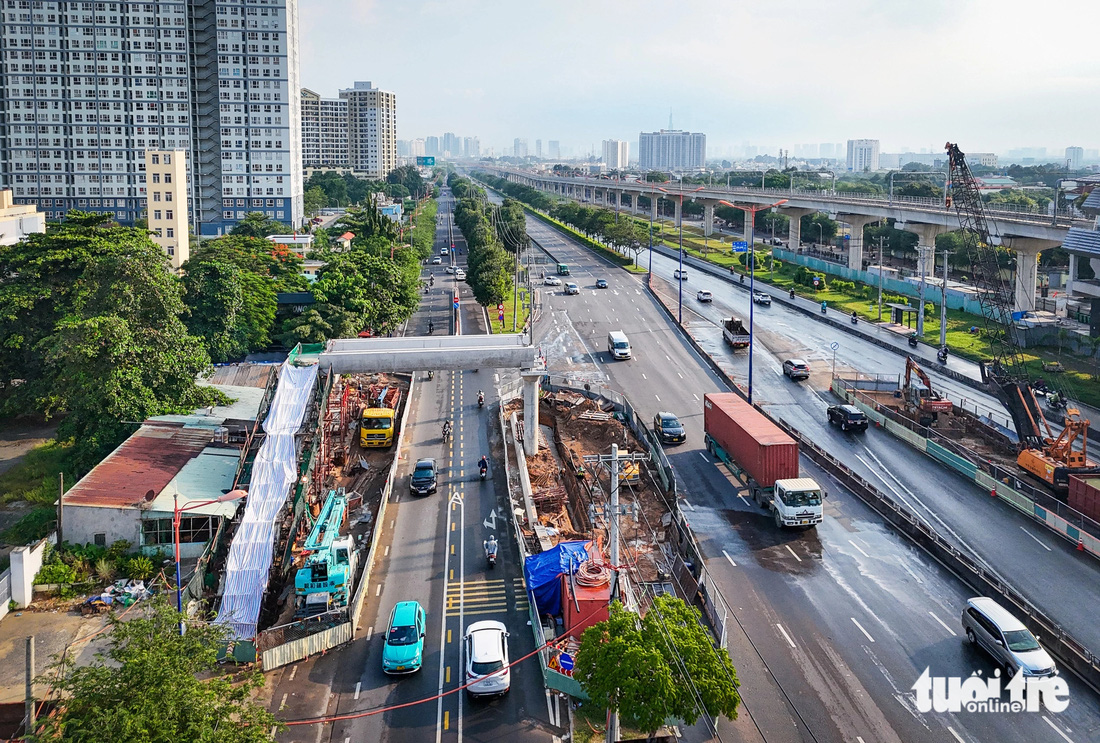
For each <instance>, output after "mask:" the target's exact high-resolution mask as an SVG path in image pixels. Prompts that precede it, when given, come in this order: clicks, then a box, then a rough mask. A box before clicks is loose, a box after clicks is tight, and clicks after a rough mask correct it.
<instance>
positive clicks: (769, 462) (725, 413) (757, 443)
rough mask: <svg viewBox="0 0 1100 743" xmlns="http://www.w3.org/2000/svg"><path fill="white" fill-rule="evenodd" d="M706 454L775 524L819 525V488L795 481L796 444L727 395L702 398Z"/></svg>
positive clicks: (821, 495)
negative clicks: (726, 468) (747, 491)
mask: <svg viewBox="0 0 1100 743" xmlns="http://www.w3.org/2000/svg"><path fill="white" fill-rule="evenodd" d="M703 431H704V434H705V435H704V437H703V438H704V441H705V442H706V445H707V451H708V452H710V453H711V455H713V456H714V457H715V458H717V459H718V461H719V462H721V463H722V464H724V465H725V466H726V467H728V468H729V470H730V471H731V472H732V473H733V474H734V475H735V476H736V477H738V478H739V479H741V480H742V481H743V482H744V483H745V486H746V487H747V488H748V490H749V493H750V494H751V496H752V499H753V502H754V503H756V505H757V506H760V507H761V508H764V509H765V510H768V511H770V512H771V513H772V515H773V516H774V517H775V525H776V526H780V527H782V526H805V527H812V526H816V525H817V524H820V523H821V518H822V507H821V501H822V498H824V497H825V493H824V491H822V489H821V486H820V485H818V484H817V482H816V481H815V480H814V479H813V478H810V477H800V476H799V470H798V442H797V441H795V440H794V439H793V438H791V437H790V435H788V434H787V432H786V431H784V430H783V429H781V428H780V427H779V426H777V425H776V424H774V423H772V421H770V420H769V419H768V418H767V417H765V416H764V414H763V413H761V412H760V411H759V410H757V409H756V408H754V407H753V406H752V405H750V404H749V403H748V402H746V401H745V400H744V399H742V398H741V396H739V395H736V394H734V393H732V392H720V393H710V394H707V395H704V396H703Z"/></svg>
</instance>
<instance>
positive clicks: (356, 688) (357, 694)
mask: <svg viewBox="0 0 1100 743" xmlns="http://www.w3.org/2000/svg"><path fill="white" fill-rule="evenodd" d="M362 686H363V682H362V681H356V682H355V698H356V699H358V698H359V690H360V689H361V688H362Z"/></svg>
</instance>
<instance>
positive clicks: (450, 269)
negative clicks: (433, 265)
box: [445, 266, 458, 273]
mask: <svg viewBox="0 0 1100 743" xmlns="http://www.w3.org/2000/svg"><path fill="white" fill-rule="evenodd" d="M445 270H446V271H447V273H454V272H455V271H457V270H458V266H447V268H446V269H445Z"/></svg>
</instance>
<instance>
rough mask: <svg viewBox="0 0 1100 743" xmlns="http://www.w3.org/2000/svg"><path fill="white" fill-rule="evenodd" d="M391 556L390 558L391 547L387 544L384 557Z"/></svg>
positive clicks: (383, 553)
mask: <svg viewBox="0 0 1100 743" xmlns="http://www.w3.org/2000/svg"><path fill="white" fill-rule="evenodd" d="M389 556H390V546H389V545H388V544H387V545H386V549H384V550H382V557H389Z"/></svg>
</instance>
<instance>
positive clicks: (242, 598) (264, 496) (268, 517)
mask: <svg viewBox="0 0 1100 743" xmlns="http://www.w3.org/2000/svg"><path fill="white" fill-rule="evenodd" d="M316 383H317V366H316V365H313V366H304V367H299V366H290V365H289V364H285V363H284V364H283V367H282V369H281V370H280V373H279V386H278V388H277V389H276V390H275V397H274V398H273V399H272V401H271V410H270V411H268V414H267V419H266V420H264V431H265V433H266V434H267V438H265V439H264V443H263V445H262V446H261V447H260V451H259V452H258V453H257V455H256V461H255V463H254V464H253V466H252V478H251V480H250V483H249V487H248V500H247V501H246V503H245V510H244V517H243V518H242V519H241V523H240V526H238V527H237V531H236V533H235V534H234V535H233V542H232V543H231V544H230V546H229V559H228V561H227V562H226V566H225V593H224V594H223V595H222V604H221V611H220V612H218V618H217V620H216V623H217V624H226V625H229V630H230V638H231V639H247V638H252V637H255V636H256V622H257V620H258V619H259V616H260V605H261V603H262V602H263V596H264V590H265V589H266V588H267V581H268V571H270V569H271V562H272V560H273V559H274V556H275V518H276V516H278V515H279V511H280V509H282V507H283V504H284V503H286V499H287V496H288V495H289V494H290V492H291V489H292V488H293V487H294V484H295V482H296V481H297V479H298V461H297V456H296V453H295V447H294V435H295V434H296V433H297V432H298V429H299V428H300V427H301V425H302V418H303V417H304V416H305V412H306V410H307V408H308V407H309V401H310V398H311V397H312V396H313V388H314V385H315V384H316Z"/></svg>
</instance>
